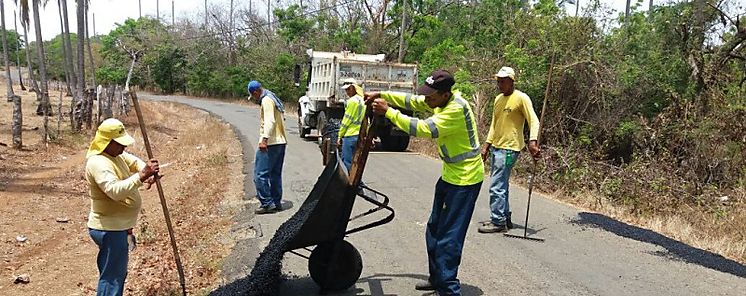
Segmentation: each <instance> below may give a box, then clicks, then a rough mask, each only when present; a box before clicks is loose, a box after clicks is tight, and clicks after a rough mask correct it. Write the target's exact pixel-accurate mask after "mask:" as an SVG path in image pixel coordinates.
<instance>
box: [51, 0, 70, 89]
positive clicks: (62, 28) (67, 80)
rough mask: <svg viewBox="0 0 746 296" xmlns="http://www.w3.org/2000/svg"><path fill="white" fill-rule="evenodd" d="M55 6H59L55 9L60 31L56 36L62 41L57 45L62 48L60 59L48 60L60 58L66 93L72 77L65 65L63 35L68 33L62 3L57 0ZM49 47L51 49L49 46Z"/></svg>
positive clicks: (66, 58)
mask: <svg viewBox="0 0 746 296" xmlns="http://www.w3.org/2000/svg"><path fill="white" fill-rule="evenodd" d="M65 5H67V4H65ZM57 6H58V8H59V9H57V11H58V13H59V16H60V32H61V33H60V35H58V37H60V38H59V41H61V42H62V43H61V45H62V46H60V47H59V48H60V49H62V59H51V60H50V62H52V61H56V60H61V61H62V69H64V70H63V72H64V77H62V78H64V79H65V84H66V85H67V86H66V90H67V92H68V93H70V81H71V79H72V76H71V74H70V68H69V67H68V66H67V65H68V55H67V46H66V43H65V42H66V41H65V40H66V39H65V38H67V37H65V36H69V35H68V34H66V32H65V18H64V17H63V14H62V10H63V7H62V3H61V2H60V0H57ZM55 39H58V38H57V37H55ZM55 39H52V41H55ZM55 43H56V42H55ZM49 49H50V51H51V48H49ZM50 66H51V65H50ZM70 94H71V93H70Z"/></svg>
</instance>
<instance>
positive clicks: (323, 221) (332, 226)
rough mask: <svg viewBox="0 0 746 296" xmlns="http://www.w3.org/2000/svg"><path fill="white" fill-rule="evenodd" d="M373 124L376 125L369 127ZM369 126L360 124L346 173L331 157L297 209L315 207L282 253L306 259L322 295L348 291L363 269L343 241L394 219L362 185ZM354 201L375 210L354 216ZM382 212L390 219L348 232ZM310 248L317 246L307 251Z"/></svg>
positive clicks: (380, 197) (384, 200)
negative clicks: (351, 224) (365, 202)
mask: <svg viewBox="0 0 746 296" xmlns="http://www.w3.org/2000/svg"><path fill="white" fill-rule="evenodd" d="M368 118H371V117H368ZM371 119H372V118H371ZM375 125H376V124H375V123H374V124H372V126H371V127H375ZM367 126H368V120H364V121H363V124H362V127H361V132H360V136H359V141H358V143H360V145H358V148H357V150H356V151H355V155H354V157H353V164H352V167H351V169H350V172H349V173H348V172H347V170H346V168H345V166H344V164H343V163H342V160H341V158H340V156H339V154H338V153H334V154H332V157H330V158H329V160H328V162H327V164H326V166H325V168H324V171H323V172H322V174H321V176H320V177H319V179H318V181H317V182H316V184H315V185H314V187H313V189H312V190H311V193H310V194H309V195H308V198H306V200H305V201H304V202H303V205H301V208H303V207H305V206H309V205H310V204H312V203H316V204H315V206H314V208H313V210H312V211H311V213H310V214H309V215H308V218H306V220H305V222H304V223H303V224H302V226H301V227H300V229H299V231H298V232H297V233H296V235H295V236H294V237H293V238H292V239H291V240H290V242H289V243H288V244H287V246H286V250H285V252H289V253H292V254H295V255H298V256H300V257H303V258H306V259H308V271H309V273H310V275H311V279H313V281H314V282H316V284H318V285H319V287H320V288H321V292H322V293H326V292H332V291H340V290H345V289H348V288H349V287H351V286H352V285H354V284H355V282H357V280H358V279H359V278H360V274H361V273H362V270H363V263H362V262H363V261H362V257H361V256H360V252H358V250H357V249H356V248H355V247H354V246H353V245H352V244H351V243H350V242H348V241H346V240H345V237H347V236H349V235H351V234H354V233H357V232H360V231H363V230H366V229H370V228H373V227H376V226H380V225H383V224H386V223H388V222H390V221H391V220H393V219H394V210H393V209H392V208H391V207H389V205H388V204H389V197H388V196H386V195H385V194H383V193H381V192H378V191H376V190H373V189H371V188H369V187H367V186H365V185H362V184H360V180H361V177H362V173H363V170H364V168H365V163H366V161H367V158H368V152H369V151H370V148H371V147H370V146H371V143H372V139H373V137H374V133H375V132H374V131H375V129H374V128H371V129H370V131H371V132H367V131H368V130H369V129H368V128H367ZM363 189H365V190H363ZM366 192H372V193H374V194H375V196H368V195H366ZM358 197H359V198H361V199H362V200H364V201H367V202H369V203H370V204H372V205H373V206H375V207H373V208H370V209H369V210H367V211H365V212H362V213H359V214H356V215H355V216H352V209H353V206H354V203H355V200H356V199H357V198H358ZM381 210H384V211H386V212H388V215H386V216H385V217H384V218H382V219H378V220H374V221H373V222H369V223H366V224H364V225H361V226H356V227H354V228H352V229H348V225H349V223H350V222H351V221H354V220H356V219H359V218H362V217H365V216H368V215H371V214H373V213H376V212H378V211H381ZM312 246H315V247H314V248H313V249H311V248H310V247H312ZM301 250H305V251H306V253H307V252H310V256H307V255H304V254H302V253H301Z"/></svg>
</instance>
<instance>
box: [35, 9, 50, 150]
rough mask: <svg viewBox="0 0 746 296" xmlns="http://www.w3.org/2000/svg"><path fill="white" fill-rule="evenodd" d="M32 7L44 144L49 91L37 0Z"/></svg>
mask: <svg viewBox="0 0 746 296" xmlns="http://www.w3.org/2000/svg"><path fill="white" fill-rule="evenodd" d="M33 6H34V7H33V9H34V31H35V32H36V54H37V56H38V57H39V76H40V77H41V80H40V81H39V82H40V83H39V84H40V85H39V87H40V89H41V104H42V105H43V107H42V111H43V113H44V133H43V134H42V137H43V138H42V142H43V143H44V145H46V144H47V137H48V135H49V111H50V110H49V109H50V108H51V107H50V104H49V92H47V66H46V65H45V64H46V61H45V60H44V39H42V36H41V18H40V17H39V0H33Z"/></svg>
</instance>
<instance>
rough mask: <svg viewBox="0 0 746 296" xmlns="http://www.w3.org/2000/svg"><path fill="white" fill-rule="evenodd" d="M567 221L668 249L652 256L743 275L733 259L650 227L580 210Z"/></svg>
mask: <svg viewBox="0 0 746 296" xmlns="http://www.w3.org/2000/svg"><path fill="white" fill-rule="evenodd" d="M571 223H573V224H576V225H589V226H592V227H597V228H600V229H603V230H606V231H609V232H612V233H614V234H616V235H619V236H623V237H626V238H630V239H633V240H636V241H640V242H645V243H650V244H654V245H658V246H661V247H663V248H665V249H666V250H668V252H654V253H653V255H656V256H662V257H666V258H669V259H672V260H681V261H683V262H687V263H692V264H697V265H699V266H702V267H706V268H710V269H714V270H717V271H720V272H725V273H730V274H732V275H735V276H738V277H742V278H746V266H744V265H742V264H740V263H738V262H736V261H733V260H730V259H728V258H725V257H723V256H721V255H718V254H715V253H712V252H709V251H705V250H702V249H698V248H695V247H692V246H689V245H687V244H684V243H682V242H680V241H677V240H674V239H670V238H668V237H666V236H663V235H662V234H659V233H657V232H654V231H652V230H648V229H644V228H640V227H637V226H633V225H629V224H626V223H623V222H619V221H617V220H614V219H612V218H610V217H607V216H605V215H601V214H596V213H587V212H581V213H579V214H578V219H576V220H573V221H571Z"/></svg>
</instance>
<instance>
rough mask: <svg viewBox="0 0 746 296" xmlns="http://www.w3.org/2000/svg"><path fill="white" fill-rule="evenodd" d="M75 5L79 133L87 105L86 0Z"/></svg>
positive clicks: (77, 122)
mask: <svg viewBox="0 0 746 296" xmlns="http://www.w3.org/2000/svg"><path fill="white" fill-rule="evenodd" d="M77 2H78V5H77V14H78V15H77V19H78V50H77V52H76V54H77V55H78V67H77V68H76V70H77V73H75V74H76V76H77V82H78V87H77V88H78V89H77V91H76V92H77V93H78V99H79V100H78V101H77V102H76V104H75V115H76V117H77V118H76V120H75V130H76V131H79V130H80V129H81V128H82V126H83V121H84V120H85V119H84V117H85V114H84V113H85V106H86V105H87V102H85V101H84V100H86V95H85V5H86V2H87V0H78V1H77Z"/></svg>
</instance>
